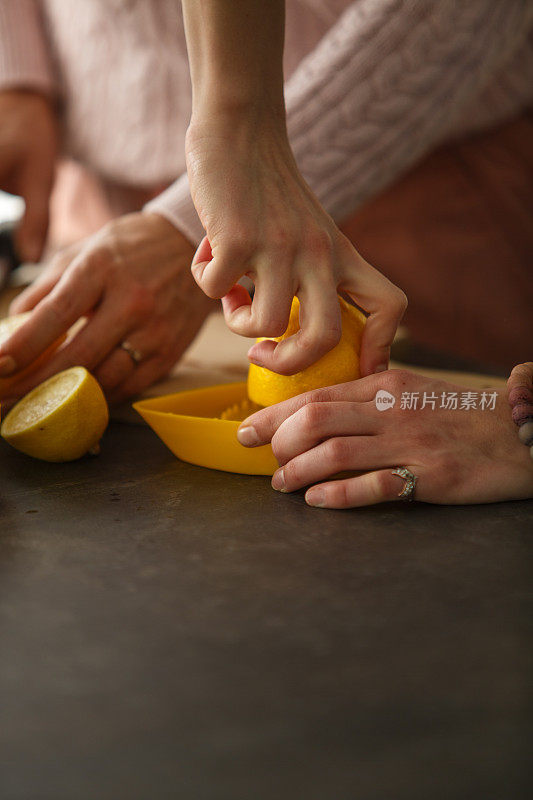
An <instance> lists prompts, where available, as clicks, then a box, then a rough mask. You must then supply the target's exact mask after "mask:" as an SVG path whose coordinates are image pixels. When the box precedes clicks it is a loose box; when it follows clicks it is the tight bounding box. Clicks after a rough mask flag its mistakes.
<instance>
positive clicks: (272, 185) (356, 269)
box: [186, 114, 407, 375]
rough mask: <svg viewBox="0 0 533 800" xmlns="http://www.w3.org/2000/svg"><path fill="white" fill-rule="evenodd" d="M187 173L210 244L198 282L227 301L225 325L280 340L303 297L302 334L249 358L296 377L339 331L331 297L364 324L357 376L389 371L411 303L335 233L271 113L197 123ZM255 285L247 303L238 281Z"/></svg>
mask: <svg viewBox="0 0 533 800" xmlns="http://www.w3.org/2000/svg"><path fill="white" fill-rule="evenodd" d="M186 153H187V166H188V174H189V181H190V187H191V193H192V197H193V200H194V204H195V206H196V209H197V211H198V214H199V216H200V219H201V220H202V223H203V225H204V228H205V230H206V232H207V237H206V238H205V239H204V240H203V242H202V243H201V245H200V247H199V249H198V251H197V253H196V255H195V257H194V261H193V266H192V272H193V275H194V278H195V280H196V281H197V283H198V285H199V286H200V287H201V288H202V289H203V290H204V292H205V293H206V294H207V295H208V296H210V297H221V298H223V300H222V303H223V307H224V314H225V318H226V322H227V324H228V326H229V327H230V328H231V330H233V331H234V332H235V333H239V334H241V335H243V336H279V335H281V334H282V333H283V332H284V330H285V329H286V327H287V323H288V319H289V311H290V307H291V302H292V298H293V297H294V295H297V296H298V298H299V300H300V304H301V306H300V309H301V310H300V326H301V329H300V330H299V332H298V333H297V334H296V335H294V336H291V337H289V338H288V339H286V340H284V341H282V342H280V343H276V342H273V341H264V342H260V343H257V344H254V345H253V347H252V348H251V349H250V351H249V353H248V356H249V358H250V360H251V361H252V362H253V363H255V364H259V365H261V366H265V367H267V368H268V369H271V370H273V371H274V372H279V373H282V374H286V375H289V374H293V373H295V372H298V371H299V370H301V369H303V368H305V367H307V366H309V365H310V364H312V363H314V362H315V361H317V360H318V359H319V358H320V357H321V356H322V355H324V353H326V352H327V351H328V350H330V349H331V348H332V347H334V346H335V345H336V344H337V342H338V341H339V338H340V334H341V327H340V312H339V304H338V301H337V292H339V291H344V292H346V293H347V294H349V295H350V296H351V297H352V299H353V300H354V301H355V302H356V303H357V305H359V306H360V307H361V308H362V309H364V310H365V311H366V312H368V314H369V317H368V320H367V324H366V326H365V332H364V336H363V341H362V347H361V372H362V374H363V375H369V374H372V373H374V372H379V371H382V370H385V369H386V368H387V367H388V362H389V352H390V345H391V343H392V340H393V338H394V334H395V332H396V328H397V326H398V324H399V322H400V320H401V318H402V316H403V313H404V311H405V308H406V305H407V301H406V298H405V295H404V294H403V292H402V291H401V290H400V289H398V288H397V287H396V286H394V285H393V284H392V283H390V281H388V280H387V279H386V278H385V277H384V276H383V275H382V274H381V273H379V272H378V271H377V270H375V269H374V268H373V267H371V266H370V264H368V263H367V262H366V261H365V260H364V259H363V258H362V257H361V256H360V255H359V254H358V253H357V251H356V250H355V249H354V247H353V246H352V244H351V243H350V241H349V240H348V239H347V238H346V237H345V236H344V235H343V234H342V233H341V232H340V231H339V229H338V228H337V226H336V225H335V223H334V222H333V220H332V219H331V217H329V216H328V214H326V212H325V211H324V210H323V209H322V207H321V206H320V204H319V202H318V200H317V199H316V197H315V196H314V195H313V194H312V192H311V190H310V189H309V187H308V186H307V185H306V183H305V181H304V180H303V178H302V177H301V175H300V173H299V172H298V169H297V166H296V164H295V162H294V159H293V156H292V153H291V150H290V147H289V144H288V141H287V139H286V136H285V133H284V124H281V123H280V122H279V121H277V120H276V117H275V115H274V114H273V115H271V117H269V119H268V120H266V121H264V120H262V119H261V117H260V116H259V118H253V119H247V120H246V121H243V120H242V119H241V121H240V122H239V121H238V120H237V119H236V118H231V116H228V118H227V119H226V120H225V121H224V120H222V119H221V118H220V117H218V118H217V119H216V120H215V121H211V120H208V121H205V122H204V123H201V122H198V121H196V122H193V123H192V124H191V126H190V128H189V131H188V134H187V143H186ZM243 275H248V276H249V277H250V278H252V280H253V281H254V283H255V295H254V299H253V302H252V301H251V299H250V297H249V295H248V293H247V292H246V291H245V290H244V289H243V288H242V287H241V286H239V285H237V281H238V280H239V279H240V278H241V277H242V276H243Z"/></svg>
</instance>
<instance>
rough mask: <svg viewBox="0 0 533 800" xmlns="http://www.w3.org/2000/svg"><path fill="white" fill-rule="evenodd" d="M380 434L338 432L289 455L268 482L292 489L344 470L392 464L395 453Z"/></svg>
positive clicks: (395, 458) (393, 448)
mask: <svg viewBox="0 0 533 800" xmlns="http://www.w3.org/2000/svg"><path fill="white" fill-rule="evenodd" d="M394 450H395V447H394V444H393V443H391V442H390V441H388V440H387V439H386V437H384V436H340V437H336V438H333V439H328V440H327V441H325V442H322V444H319V445H317V446H316V447H313V448H312V449H311V450H308V451H307V452H306V453H302V454H301V455H298V456H296V458H293V459H292V461H289V462H288V463H287V464H285V465H284V466H283V467H281V469H279V470H277V472H275V473H274V475H273V476H272V486H273V488H274V489H277V490H278V491H281V492H294V491H295V490H296V489H301V488H302V486H309V485H310V484H312V483H317V481H322V480H324V479H325V478H329V477H331V476H332V475H336V474H337V473H338V472H344V471H345V470H368V469H372V468H375V467H386V466H389V465H390V464H391V463H392V464H394V463H395V462H396V460H397V458H398V455H399V454H398V453H395V452H394Z"/></svg>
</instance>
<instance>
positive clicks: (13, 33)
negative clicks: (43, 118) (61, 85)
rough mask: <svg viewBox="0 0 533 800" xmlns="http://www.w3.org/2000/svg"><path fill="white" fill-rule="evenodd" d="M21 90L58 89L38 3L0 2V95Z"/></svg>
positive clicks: (1, 0)
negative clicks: (16, 89) (11, 90)
mask: <svg viewBox="0 0 533 800" xmlns="http://www.w3.org/2000/svg"><path fill="white" fill-rule="evenodd" d="M18 87H24V88H35V89H39V90H40V91H44V92H52V91H54V88H55V82H54V76H53V70H52V67H51V64H50V58H49V54H48V50H47V43H46V37H45V32H44V29H43V21H42V18H41V11H40V8H39V4H38V3H37V2H36V0H0V91H1V90H2V89H13V88H18Z"/></svg>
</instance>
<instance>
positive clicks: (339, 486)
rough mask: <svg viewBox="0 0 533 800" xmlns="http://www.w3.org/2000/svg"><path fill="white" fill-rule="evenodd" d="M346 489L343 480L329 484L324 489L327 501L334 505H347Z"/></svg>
mask: <svg viewBox="0 0 533 800" xmlns="http://www.w3.org/2000/svg"><path fill="white" fill-rule="evenodd" d="M346 489H347V486H346V483H345V482H344V481H342V482H341V483H333V484H330V485H329V486H328V488H327V490H326V493H327V498H328V503H329V504H331V505H334V506H347V505H348V494H347V491H346Z"/></svg>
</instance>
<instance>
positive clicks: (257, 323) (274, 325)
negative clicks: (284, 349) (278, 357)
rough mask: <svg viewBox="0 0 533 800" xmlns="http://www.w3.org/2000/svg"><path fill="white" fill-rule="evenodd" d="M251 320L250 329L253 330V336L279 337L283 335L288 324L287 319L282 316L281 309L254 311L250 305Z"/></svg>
mask: <svg viewBox="0 0 533 800" xmlns="http://www.w3.org/2000/svg"><path fill="white" fill-rule="evenodd" d="M252 320H253V324H252V325H251V326H250V329H253V331H254V333H253V334H252V335H254V336H281V335H282V334H283V333H285V330H286V328H287V323H288V317H286V316H285V315H284V314H283V310H282V309H277V310H276V309H273V308H270V309H266V308H262V309H260V310H255V309H254V308H253V304H252Z"/></svg>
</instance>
